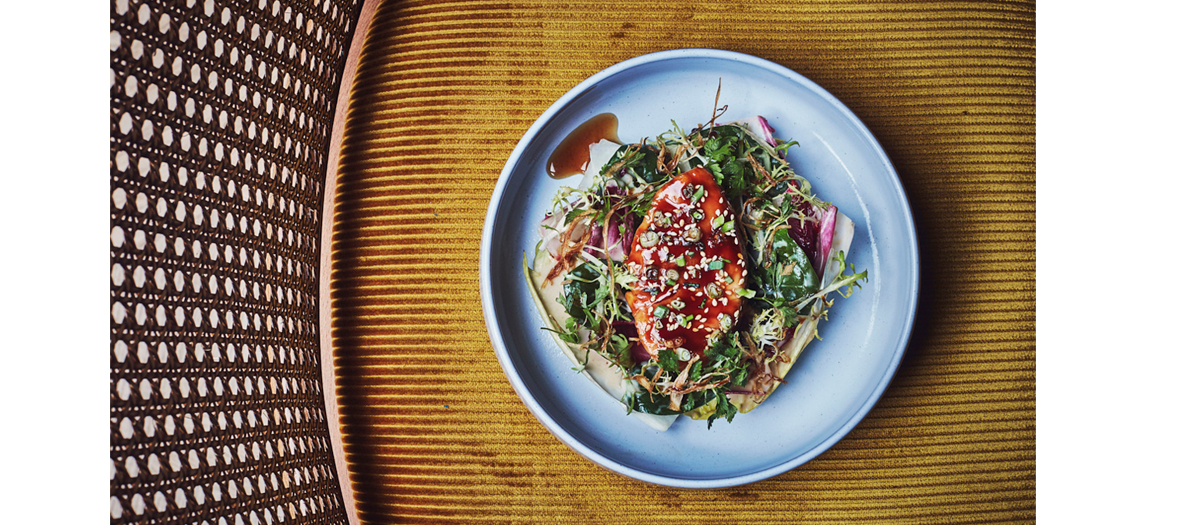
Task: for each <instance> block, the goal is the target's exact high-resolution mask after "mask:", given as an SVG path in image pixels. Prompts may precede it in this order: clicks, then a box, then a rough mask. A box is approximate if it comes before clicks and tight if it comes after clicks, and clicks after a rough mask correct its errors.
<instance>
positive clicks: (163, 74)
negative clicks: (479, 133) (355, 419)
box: [110, 0, 360, 524]
mask: <svg viewBox="0 0 1180 525" xmlns="http://www.w3.org/2000/svg"><path fill="white" fill-rule="evenodd" d="M359 10H360V2H359V1H358V0H344V1H329V0H294V1H293V0H257V1H249V2H245V1H243V2H225V1H223V0H216V1H215V0H178V1H137V0H115V1H114V2H112V4H111V84H110V90H111V129H110V134H111V141H110V144H111V152H110V154H111V157H110V170H111V196H110V197H111V225H110V226H111V261H110V262H111V268H110V270H111V274H110V277H111V340H110V351H111V378H110V379H111V383H110V388H111V391H110V392H111V394H110V395H111V398H110V399H111V401H110V402H111V419H110V424H111V443H110V445H111V447H110V449H111V521H112V523H116V522H117V523H186V524H187V523H197V524H200V523H210V524H218V523H228V524H234V523H240V524H241V523H250V524H254V523H282V522H287V523H291V522H298V523H325V524H326V523H345V522H346V517H345V510H344V507H343V505H344V503H343V498H342V496H341V490H340V485H339V483H338V476H339V474H338V473H337V472H336V469H335V468H334V464H333V457H332V452H331V446H330V443H329V437H328V436H329V434H328V423H327V421H326V419H325V408H324V388H323V386H322V384H321V383H322V380H321V369H320V366H321V363H320V359H319V356H320V353H319V352H320V347H319V331H320V327H319V326H317V325H318V316H319V308H320V305H319V303H318V300H317V290H318V285H319V282H318V279H319V276H318V275H317V269H318V264H319V255H320V246H319V232H320V226H321V220H322V217H321V212H320V209H321V205H322V203H323V187H324V177H325V173H326V160H325V159H326V157H327V152H328V143H329V138H330V135H331V125H332V117H333V114H334V111H335V104H336V97H337V91H338V89H339V85H340V82H341V71H342V69H343V66H344V58H345V56H346V54H347V47H348V44H349V42H350V40H351V34H352V31H353V28H354V27H355V25H356V20H357V16H358V14H359Z"/></svg>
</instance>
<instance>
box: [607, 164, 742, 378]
mask: <svg viewBox="0 0 1180 525" xmlns="http://www.w3.org/2000/svg"><path fill="white" fill-rule="evenodd" d="M738 229H739V228H738V224H737V217H736V215H734V213H733V210H732V209H731V208H730V206H729V203H728V202H727V201H726V199H725V195H724V192H723V190H722V189H721V187H720V186H718V185H717V183H716V181H714V179H713V174H712V173H710V172H709V171H708V170H706V169H704V168H696V169H693V170H691V171H688V172H685V173H682V174H680V175H678V176H676V177H674V178H673V179H672V180H671V181H669V182H668V183H667V184H665V185H664V186H663V187H662V188H660V190H659V191H658V192H657V193H656V195H655V196H654V197H653V198H652V203H651V208H650V209H649V210H648V212H647V215H646V216H645V217H644V218H643V222H642V223H640V225H639V228H637V229H636V231H635V238H634V240H633V241H632V245H631V253H630V255H629V257H628V259H627V266H628V269H629V270H630V271H631V273H632V274H633V275H635V276H636V277H637V278H638V282H636V283H634V285H633V289H632V290H631V291H629V292H627V296H626V297H627V303H628V304H629V305H630V306H631V313H632V314H633V315H634V317H635V327H636V331H637V332H638V336H639V340H640V342H641V343H642V344H643V346H644V348H645V349H646V350H647V353H648V354H650V355H651V356H652V357H655V356H656V355H658V354H659V352H660V350H664V349H671V350H675V351H676V352H677V354H678V356H679V359H680V361H681V362H684V361H688V360H690V359H691V357H692V356H693V355H696V356H699V357H701V358H702V359H703V357H704V356H703V353H704V351H705V349H706V346H707V345H708V344H709V343H711V342H712V340H713V337H714V336H713V334H718V333H725V332H728V331H729V330H732V329H733V327H734V325H735V324H736V322H737V320H738V314H739V311H740V310H741V307H742V297H741V296H739V295H738V291H740V290H742V289H743V288H744V287H745V281H746V262H745V259H744V257H743V255H742V249H741V243H740V242H741V241H740V239H739V237H738Z"/></svg>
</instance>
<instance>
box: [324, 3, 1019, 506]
mask: <svg viewBox="0 0 1180 525" xmlns="http://www.w3.org/2000/svg"><path fill="white" fill-rule="evenodd" d="M1035 18H1036V8H1035V3H1033V2H996V1H992V2H878V1H867V2H866V1H861V0H847V1H827V2H821V1H782V0H776V1H742V2H725V3H699V2H697V1H693V0H689V1H679V0H671V1H667V2H650V1H628V2H600V1H595V2H589V1H570V2H534V3H528V2H499V1H497V2H492V1H472V2H434V1H417V2H385V3H383V4H382V5H380V6H379V8H378V11H377V13H376V16H375V18H374V21H373V25H372V27H371V29H370V31H369V33H368V35H367V37H366V39H365V41H364V48H363V54H362V56H361V62H360V68H359V73H358V76H357V79H356V82H355V84H354V85H353V86H351V89H352V102H351V109H350V112H349V115H348V121H347V126H346V128H345V138H344V144H343V148H342V157H341V163H340V176H339V177H340V178H339V188H338V193H337V199H338V201H337V206H338V208H337V213H336V215H335V216H334V217H330V218H327V220H332V221H334V236H333V240H332V244H331V246H330V247H325V249H330V250H331V253H332V256H333V259H334V264H333V271H332V274H331V275H330V276H329V277H330V279H331V283H332V284H331V286H332V290H333V299H332V304H331V308H332V319H333V326H332V330H333V332H332V333H333V337H334V342H335V346H336V352H337V361H336V366H337V367H338V375H339V377H338V385H337V386H338V389H339V390H338V393H339V402H340V409H341V413H342V417H343V422H344V427H343V436H344V437H343V439H344V442H345V446H346V450H347V455H346V459H347V462H348V465H349V470H350V474H351V477H352V480H353V483H354V488H355V490H356V499H357V502H358V508H359V512H360V516H361V518H362V520H363V521H364V522H366V523H480V522H512V523H667V524H683V523H720V522H729V523H778V522H833V523H842V522H847V521H854V520H861V521H868V522H873V523H885V522H897V523H907V522H923V523H953V522H979V521H991V522H994V521H1017V522H1019V521H1033V520H1035V517H1036V516H1035V512H1036V510H1035V508H1036V507H1035V497H1036V477H1035V464H1036V453H1035V443H1036V422H1035V415H1036V398H1035V390H1036V376H1035V363H1036V347H1035V335H1036V318H1035V301H1036V287H1035V247H1036V229H1035V222H1034V219H1035V214H1036V209H1035V185H1036V172H1035V164H1034V162H1035V156H1036V149H1035V121H1036V115H1035V106H1034V103H1035V90H1036V86H1035V71H1036V56H1035V53H1036V48H1035ZM684 47H707V48H718V49H727V50H733V51H739V52H743V53H749V54H752V55H757V56H760V57H763V58H766V59H769V60H772V61H775V62H777V63H779V64H782V65H784V66H787V67H789V68H791V69H794V70H795V71H798V72H799V73H801V74H803V75H805V76H807V77H809V78H811V79H812V80H814V81H816V82H817V83H818V84H820V85H821V86H823V87H824V88H825V89H827V90H828V91H830V92H831V93H833V94H834V95H835V96H836V97H838V98H839V99H840V100H842V101H843V102H844V103H845V104H846V105H847V106H848V107H849V108H851V109H852V111H853V112H855V113H856V114H857V115H858V116H859V117H860V118H861V119H862V120H863V121H864V123H865V124H866V125H867V126H868V128H869V129H870V130H871V131H872V132H873V133H874V134H875V135H876V137H877V139H878V140H879V141H880V142H881V144H882V145H883V147H884V148H885V150H886V152H887V153H888V155H889V156H890V158H891V159H892V161H893V163H894V166H895V167H896V169H897V172H898V173H899V175H900V177H901V180H902V183H903V184H904V186H905V189H906V191H907V192H908V195H909V198H910V203H911V206H912V207H913V211H914V215H915V218H916V222H917V226H918V235H919V241H920V244H921V255H922V292H921V300H920V306H919V310H918V321H917V325H916V326H915V329H914V335H913V338H912V340H911V342H910V345H909V348H908V351H907V353H906V357H905V360H904V362H903V363H902V365H901V367H900V368H899V370H898V372H897V375H896V377H895V379H894V380H893V383H892V384H891V386H890V387H889V389H888V390H887V391H886V392H885V395H884V397H883V398H882V399H881V400H880V402H879V403H878V404H877V406H876V407H875V408H874V409H873V410H872V412H870V413H869V414H868V416H867V417H866V418H865V419H864V421H863V422H861V423H860V425H859V426H858V427H857V428H856V429H854V430H853V431H852V432H851V433H850V434H849V435H848V436H847V437H846V438H845V439H844V440H843V441H841V442H840V443H838V444H837V445H835V446H834V447H833V448H832V449H830V450H829V451H827V452H826V453H824V454H822V455H820V456H819V457H818V458H816V459H815V460H813V461H811V462H809V463H807V464H805V465H803V466H802V467H800V468H798V469H795V470H793V471H791V472H788V473H786V474H783V475H781V476H778V477H775V478H772V479H770V480H766V481H762V482H759V483H754V484H751V485H747V486H743V487H738V488H734V489H725V490H709V491H693V490H682V489H670V488H664V487H658V486H652V485H648V484H645V483H641V482H637V481H633V480H630V479H628V478H624V477H622V476H619V475H617V474H614V473H612V472H609V471H607V470H605V469H602V468H600V467H598V466H596V465H594V464H592V463H590V462H589V461H587V460H585V459H583V458H582V457H581V456H578V455H577V454H576V453H574V452H573V451H571V450H570V449H568V448H566V447H565V446H564V445H563V444H561V443H560V442H559V441H558V440H557V439H556V438H554V437H553V436H551V435H550V434H549V433H548V432H547V431H546V430H545V429H544V428H543V427H542V426H541V425H540V424H539V423H538V422H537V421H536V420H535V419H534V418H533V417H532V415H531V414H530V413H529V412H528V411H527V410H526V409H525V407H524V405H523V404H522V403H521V402H520V400H519V399H518V398H517V396H516V394H515V393H514V392H513V390H512V388H511V387H510V386H509V384H508V381H507V379H506V378H505V376H504V373H503V372H502V371H501V370H500V366H499V364H498V362H497V360H496V358H495V356H494V354H493V351H492V347H491V343H490V342H489V339H488V335H487V331H486V329H485V326H484V322H483V318H482V316H481V313H480V300H479V290H478V259H479V240H480V230H481V227H482V225H483V220H484V215H485V213H486V210H487V204H488V200H489V197H490V195H491V192H492V189H493V187H494V186H495V183H496V179H497V177H498V175H499V173H500V170H501V169H502V168H503V165H504V162H505V160H506V159H507V157H508V155H509V153H510V152H511V150H512V148H513V147H514V146H515V144H516V142H517V140H518V139H519V138H520V137H521V135H522V134H523V133H524V132H525V130H526V129H527V128H528V127H529V125H530V124H531V123H532V122H533V121H534V120H535V119H536V118H537V117H538V116H539V115H540V114H541V113H542V112H543V111H544V110H545V109H546V108H547V107H548V106H549V105H550V104H551V103H552V102H553V101H555V100H556V99H557V98H558V97H560V96H561V95H562V94H563V93H565V92H566V91H567V90H569V89H570V88H572V87H574V86H575V85H576V84H577V83H578V82H580V81H582V80H584V79H585V78H586V77H588V76H590V75H591V74H593V73H595V72H597V71H599V70H601V69H603V68H605V67H607V66H610V65H612V64H615V63H617V62H620V61H622V60H626V59H628V58H631V57H634V56H638V55H641V54H645V53H649V52H654V51H659V50H664V49H673V48H684ZM348 88H349V86H345V87H344V89H348Z"/></svg>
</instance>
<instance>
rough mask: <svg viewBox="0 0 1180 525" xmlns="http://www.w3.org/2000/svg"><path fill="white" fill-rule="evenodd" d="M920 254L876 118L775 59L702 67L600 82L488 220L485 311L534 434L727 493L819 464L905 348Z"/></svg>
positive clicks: (727, 60) (690, 62)
mask: <svg viewBox="0 0 1180 525" xmlns="http://www.w3.org/2000/svg"><path fill="white" fill-rule="evenodd" d="M918 272H919V265H918V247H917V237H916V234H915V231H914V223H913V219H912V216H911V213H910V209H909V204H908V202H907V200H906V196H905V192H904V190H903V188H902V186H901V183H900V181H899V179H898V177H897V174H896V172H895V171H894V169H893V167H892V165H891V163H890V162H889V159H888V157H887V156H886V155H885V153H884V151H883V150H882V148H881V146H880V145H879V144H878V143H877V141H876V140H875V139H874V138H873V136H872V134H871V133H870V132H869V131H868V129H867V128H866V127H865V126H864V125H863V124H862V123H861V122H860V120H859V119H857V117H856V116H855V115H854V114H853V113H852V112H851V111H850V110H848V108H847V107H845V106H844V105H843V104H842V103H840V102H839V101H838V100H836V98H835V97H833V96H832V95H831V94H829V93H827V92H826V91H824V90H823V88H821V87H819V86H818V85H816V84H815V83H814V82H811V81H810V80H808V79H806V78H804V77H803V76H801V75H799V74H797V73H795V72H793V71H791V70H789V69H787V68H785V67H782V66H780V65H777V64H775V63H773V62H769V61H766V60H763V59H760V58H757V57H753V56H749V55H744V54H740V53H734V52H728V51H718V50H708V49H684V50H674V51H664V52H659V53H653V54H650V55H644V56H640V57H637V58H633V59H630V60H627V61H624V62H621V63H619V64H616V65H614V66H611V67H609V68H607V69H605V70H603V71H601V72H599V73H597V74H595V75H593V76H591V77H590V78H588V79H586V80H585V81H584V82H582V83H581V84H579V85H578V86H577V87H575V88H574V89H572V90H570V91H569V92H568V93H566V94H565V95H564V96H562V97H561V98H560V99H558V100H557V101H556V102H555V103H554V104H553V105H552V106H551V107H550V108H549V109H548V110H546V111H545V112H544V114H542V115H541V117H540V118H538V119H537V121H536V122H535V123H534V124H533V125H532V126H531V127H530V128H529V130H528V131H527V132H526V133H525V135H524V136H523V137H522V138H521V140H520V142H519V143H518V145H517V146H516V148H515V149H514V150H513V152H512V154H511V155H510V156H509V157H508V159H507V162H506V163H505V167H504V170H503V171H502V173H501V174H500V178H499V180H498V182H497V184H496V188H495V190H494V192H493V194H492V197H491V201H490V204H489V206H488V214H487V218H486V220H485V223H484V230H483V237H482V239H481V252H480V297H481V301H482V306H483V315H484V320H485V322H486V324H487V327H488V334H489V337H490V339H491V342H492V346H493V348H494V350H495V353H496V357H497V359H498V360H499V362H500V364H501V367H502V368H503V370H504V373H505V375H506V376H507V378H508V380H509V383H510V384H511V385H512V387H513V389H514V390H515V391H516V392H517V394H518V395H519V396H520V398H521V400H522V401H523V402H524V404H525V406H526V407H527V408H528V409H529V410H530V411H531V412H532V413H533V415H534V416H535V417H536V418H537V420H538V421H540V423H541V424H542V425H543V426H544V427H545V428H546V429H547V430H549V432H551V433H552V434H553V435H554V436H556V437H557V438H558V439H559V440H561V441H562V442H563V443H565V444H566V445H568V446H569V447H570V448H572V449H573V450H575V451H576V452H578V453H579V454H581V455H583V456H585V457H586V458H588V459H589V460H590V461H592V462H594V463H596V464H598V465H601V466H603V467H605V468H607V469H610V470H612V471H615V472H618V473H620V474H623V475H626V476H630V477H632V478H635V479H639V480H643V481H647V482H651V483H656V484H661V485H668V486H675V487H687V488H716V487H726V486H734V485H740V484H744V483H750V482H753V481H758V480H761V479H765V478H768V477H771V476H775V475H778V474H781V473H783V472H786V471H788V470H790V469H792V468H795V467H797V466H799V465H802V464H803V463H805V462H807V461H809V460H811V459H812V458H814V457H816V456H818V455H819V454H821V453H822V452H823V451H825V450H827V449H828V448H829V447H831V446H832V445H834V444H835V443H836V442H838V441H839V440H840V439H841V438H842V437H844V436H845V435H846V434H847V433H848V432H849V431H850V430H852V428H853V427H855V426H856V424H857V423H859V422H860V421H861V419H862V418H864V416H865V415H866V414H867V413H868V411H869V410H870V409H871V408H872V406H873V405H874V404H875V403H876V401H877V400H878V399H879V398H880V396H881V395H882V393H883V392H884V390H885V389H886V387H887V386H888V384H889V381H890V380H891V378H892V377H893V374H894V372H895V371H896V369H897V367H898V365H899V364H900V362H901V358H902V356H903V354H904V352H905V348H906V345H907V343H908V341H909V336H910V331H911V328H912V325H913V321H914V314H915V310H916V307H917V297H918V275H919V273H918Z"/></svg>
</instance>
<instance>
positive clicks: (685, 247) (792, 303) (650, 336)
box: [524, 108, 868, 430]
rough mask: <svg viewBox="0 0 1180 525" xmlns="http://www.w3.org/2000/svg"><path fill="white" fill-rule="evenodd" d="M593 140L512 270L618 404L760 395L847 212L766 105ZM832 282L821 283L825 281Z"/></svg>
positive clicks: (857, 279) (716, 407) (660, 415)
mask: <svg viewBox="0 0 1180 525" xmlns="http://www.w3.org/2000/svg"><path fill="white" fill-rule="evenodd" d="M724 111H725V108H721V110H720V111H717V110H715V111H714V114H713V117H712V119H711V120H710V121H709V122H708V123H707V124H705V125H701V126H698V127H697V128H694V129H692V130H689V131H684V130H682V129H681V128H680V127H679V126H678V125H676V123H675V122H672V129H671V130H669V131H667V132H665V133H663V134H661V135H659V136H658V137H657V138H656V139H655V140H652V141H648V140H644V141H643V142H641V143H639V144H625V145H624V144H616V143H614V142H611V141H608V140H602V141H599V142H597V143H595V144H592V145H590V162H589V163H588V165H587V169H586V173H585V175H584V177H583V179H582V181H581V184H579V185H577V186H567V187H562V188H561V189H560V191H559V192H558V193H557V195H555V196H554V198H553V206H552V209H551V211H550V212H549V213H547V214H546V216H545V218H544V220H542V221H541V224H540V233H541V242H540V243H539V245H538V247H537V251H536V254H535V256H534V259H533V266H532V268H530V267H529V266H528V260H527V258H526V260H525V261H524V271H525V273H526V275H527V276H528V277H529V279H528V282H529V285H530V289H531V291H532V295H533V298H534V300H535V301H536V303H537V305H538V307H539V309H540V311H541V314H542V316H543V317H544V318H545V322H546V326H547V327H548V330H549V331H550V332H552V334H553V336H554V338H555V339H556V340H557V341H558V343H559V346H561V347H562V349H563V351H564V352H565V353H566V354H567V356H569V357H570V358H571V359H572V360H573V361H574V363H575V367H574V369H575V370H577V371H580V372H582V373H585V374H586V375H587V376H589V377H590V379H592V380H593V381H594V382H595V383H597V384H598V385H599V386H601V387H602V388H603V389H604V390H606V391H607V392H608V393H609V394H610V395H611V396H612V397H614V398H615V399H618V400H619V401H621V402H622V403H623V404H624V405H625V406H626V407H627V412H628V413H629V414H631V413H638V416H636V417H639V418H641V419H643V420H644V422H646V423H647V424H649V425H650V426H652V427H653V428H656V429H658V430H664V429H667V428H668V427H669V426H670V425H671V424H672V422H673V421H674V420H675V418H676V417H678V416H679V415H687V416H689V417H691V418H693V419H707V420H708V423H709V426H712V423H713V421H714V420H716V419H718V418H724V419H726V420H727V421H732V420H733V418H734V416H735V415H736V414H738V413H744V412H748V411H750V410H752V409H754V408H755V407H757V406H758V405H759V404H760V403H762V402H763V401H764V400H765V399H766V398H767V397H768V396H769V395H770V394H771V393H772V392H773V391H774V390H775V389H776V388H777V387H778V385H779V384H780V383H783V382H784V381H785V380H784V377H785V376H786V374H787V371H788V370H789V369H790V368H791V366H792V365H793V364H794V363H795V362H796V360H797V359H798V357H799V355H800V353H801V352H802V350H803V348H804V347H806V346H807V344H808V343H810V342H811V341H812V340H813V339H814V338H816V337H817V335H816V334H817V332H816V326H817V324H818V322H819V321H820V320H821V319H826V318H827V313H828V310H829V308H831V307H832V306H833V302H834V301H833V298H834V293H833V292H836V293H839V294H841V295H842V296H844V297H849V296H850V295H851V293H852V291H853V289H854V288H856V287H859V285H860V283H861V282H862V281H865V280H867V278H868V273H867V271H862V272H860V273H857V272H856V270H855V268H853V267H852V266H851V265H849V264H847V263H846V257H847V254H848V250H849V247H850V245H851V241H852V236H853V230H854V228H853V224H852V222H851V221H850V220H849V219H848V217H846V216H845V215H844V214H842V213H840V212H839V211H838V209H837V207H836V206H835V205H833V204H832V203H829V202H825V201H823V200H822V199H820V198H819V196H817V195H816V194H815V192H814V191H813V189H812V187H811V184H810V183H808V181H807V180H806V179H805V178H803V177H802V176H800V175H799V174H797V173H795V171H794V170H793V169H791V167H790V165H789V163H788V161H787V153H788V150H789V149H790V148H792V147H795V146H797V145H798V143H797V142H794V141H782V140H778V139H776V138H775V137H774V136H773V132H774V130H773V129H772V128H771V127H770V125H769V123H768V122H767V121H766V119H764V118H762V117H752V118H748V119H743V120H739V121H735V122H731V123H728V124H717V119H718V118H719V116H720V115H721V114H723V113H724ZM830 296H831V297H830Z"/></svg>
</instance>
